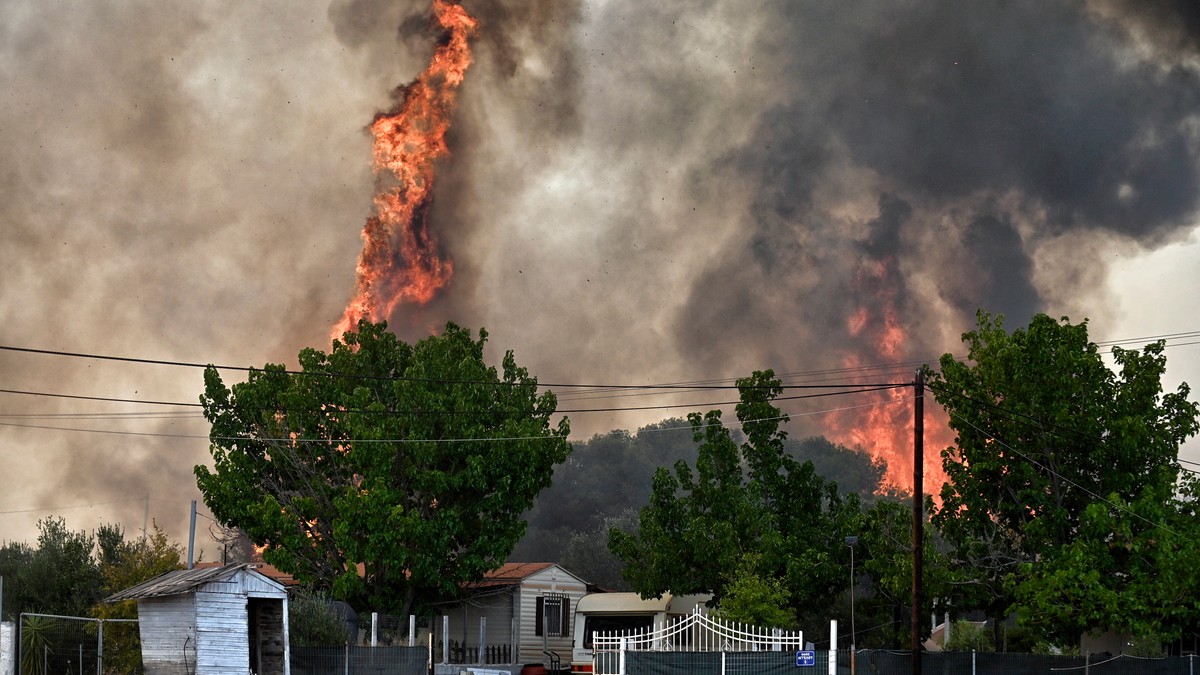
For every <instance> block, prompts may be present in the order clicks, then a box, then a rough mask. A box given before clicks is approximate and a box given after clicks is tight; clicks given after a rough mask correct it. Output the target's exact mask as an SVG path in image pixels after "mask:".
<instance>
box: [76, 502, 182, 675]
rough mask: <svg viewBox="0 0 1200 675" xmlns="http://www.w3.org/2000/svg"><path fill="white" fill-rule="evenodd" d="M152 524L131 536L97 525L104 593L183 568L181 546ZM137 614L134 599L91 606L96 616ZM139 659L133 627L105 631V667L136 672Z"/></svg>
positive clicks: (93, 614) (138, 641) (117, 528)
mask: <svg viewBox="0 0 1200 675" xmlns="http://www.w3.org/2000/svg"><path fill="white" fill-rule="evenodd" d="M153 528H154V529H153V530H152V531H151V532H150V533H148V534H147V535H146V536H144V537H138V538H136V539H133V540H129V539H126V538H125V533H124V531H123V530H122V529H121V527H120V526H119V525H101V526H100V527H99V528H97V530H96V544H97V546H98V548H99V550H100V554H99V558H100V575H101V578H102V580H103V585H102V586H101V592H102V595H103V596H104V597H107V596H109V595H112V594H113V593H117V592H119V591H123V590H125V589H127V588H132V587H133V586H136V585H138V584H140V583H142V582H143V581H149V580H150V579H154V578H156V577H160V576H162V575H164V574H166V573H167V572H170V571H172V570H177V569H182V568H183V563H182V560H183V548H182V547H181V546H179V545H178V544H174V543H172V542H171V541H170V540H169V539H168V538H167V533H166V532H165V531H164V530H163V529H162V528H161V527H159V526H158V523H154V524H153ZM137 615H138V614H137V601H136V600H124V601H122V602H114V603H107V602H101V603H98V604H96V605H95V606H94V607H92V616H94V617H96V618H97V619H136V618H137ZM141 659H142V652H141V639H140V638H139V636H138V632H137V631H136V630H123V631H114V630H106V631H105V634H104V664H105V667H106V668H109V669H111V670H112V672H125V673H128V672H136V671H137V670H138V669H139V668H140V667H141Z"/></svg>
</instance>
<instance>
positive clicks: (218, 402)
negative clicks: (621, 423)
mask: <svg viewBox="0 0 1200 675" xmlns="http://www.w3.org/2000/svg"><path fill="white" fill-rule="evenodd" d="M486 340H487V333H486V332H485V331H482V330H481V331H480V334H479V338H478V339H475V338H474V337H472V335H471V331H469V330H466V329H463V328H460V327H458V326H456V325H454V324H447V326H446V329H445V331H444V332H443V333H442V334H441V335H436V336H432V337H429V338H426V339H424V340H421V341H420V342H418V343H416V344H415V345H409V344H407V343H404V342H402V341H400V340H398V339H397V338H396V337H395V335H393V334H392V333H389V332H388V331H387V327H386V324H372V323H369V322H366V321H364V322H361V323H360V324H359V326H358V332H356V333H355V332H347V333H346V334H345V336H344V338H343V339H342V340H334V342H333V349H332V350H331V352H330V353H329V354H325V353H324V352H321V351H318V350H315V349H305V350H303V351H301V352H300V356H299V361H300V366H301V368H302V372H288V371H286V370H285V369H284V367H283V366H280V365H267V366H266V367H265V368H263V369H262V370H252V371H251V372H250V374H249V376H248V379H247V381H246V382H244V383H241V384H236V385H234V386H233V387H232V389H231V388H228V387H226V386H225V385H224V383H222V381H221V378H220V375H219V374H218V373H217V371H216V369H214V368H209V369H208V370H207V371H206V372H205V394H204V395H203V396H202V398H201V401H202V403H203V404H204V412H205V416H206V417H207V418H208V420H209V421H210V422H211V423H212V432H211V437H210V438H211V441H212V442H211V452H212V456H213V469H212V470H209V468H208V467H206V466H197V467H196V477H197V482H198V484H199V486H200V490H201V491H202V492H203V494H204V499H205V503H206V504H207V505H208V507H209V508H210V509H212V512H213V514H214V515H216V516H217V517H218V518H219V519H220V520H221V521H223V522H224V523H226V524H228V525H232V526H236V527H240V528H242V529H243V530H245V531H246V533H247V534H249V536H250V537H251V539H252V540H253V541H254V542H255V543H256V544H259V545H264V546H266V550H265V551H264V552H263V557H264V558H265V559H266V560H267V561H268V562H270V563H272V564H274V565H276V566H277V567H279V568H280V569H281V570H284V571H287V572H290V573H291V574H293V575H294V576H295V577H296V578H297V580H299V581H300V582H301V583H303V584H305V585H307V586H309V587H312V588H314V589H317V590H328V591H330V592H331V593H332V595H333V596H334V597H336V598H338V599H342V600H345V601H347V602H349V603H350V604H351V605H352V606H354V607H355V608H356V609H366V608H368V607H373V608H378V609H387V610H389V611H395V612H398V613H402V614H403V613H408V612H409V611H410V610H411V609H412V608H413V607H414V606H415V605H420V604H421V603H424V602H428V601H432V600H438V599H444V598H449V597H454V596H455V595H456V594H457V593H458V592H459V588H460V586H461V584H462V583H463V582H467V581H471V580H477V579H480V578H482V575H483V574H484V573H485V572H486V571H488V570H490V569H493V568H495V567H497V566H499V565H500V564H501V563H503V562H504V560H505V557H506V556H507V555H508V554H509V552H510V551H511V550H512V548H513V545H514V544H515V543H516V541H517V540H518V539H519V538H520V536H521V534H522V533H523V532H524V529H525V523H524V521H523V520H522V519H521V514H522V513H523V512H524V511H526V510H527V509H529V507H530V506H531V505H532V504H533V500H534V498H535V497H536V495H537V494H538V492H539V491H540V490H542V489H543V488H545V487H546V486H547V485H549V484H550V480H551V476H552V475H553V469H554V465H555V464H558V463H560V462H562V461H563V460H564V459H565V458H566V457H567V455H568V453H569V451H570V447H569V445H568V444H567V442H566V436H567V433H568V424H567V421H566V420H565V419H563V420H561V421H560V422H559V423H558V424H557V425H552V424H551V419H550V418H551V417H552V416H553V415H554V411H555V406H556V399H555V397H554V394H553V393H551V392H545V393H542V394H539V393H538V391H537V389H538V385H537V380H536V378H533V377H530V376H529V373H528V371H526V370H525V369H524V368H521V367H518V366H517V364H516V361H515V360H514V358H513V355H512V353H511V352H508V353H507V354H506V355H505V356H504V358H503V364H502V368H501V370H500V371H499V372H498V371H497V370H496V368H495V367H489V366H488V365H487V364H486V363H485V361H484V354H483V352H484V345H485V343H486Z"/></svg>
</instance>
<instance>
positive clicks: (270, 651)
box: [108, 564, 291, 675]
mask: <svg viewBox="0 0 1200 675" xmlns="http://www.w3.org/2000/svg"><path fill="white" fill-rule="evenodd" d="M121 600H137V606H138V620H139V621H138V624H139V625H138V627H139V631H140V633H141V638H142V665H143V666H144V667H145V669H146V675H225V674H229V675H234V674H236V675H245V674H246V673H248V672H254V673H257V674H258V675H290V672H291V669H290V665H289V653H288V630H287V616H288V605H287V591H286V590H285V589H284V587H283V585H282V584H280V583H279V582H277V581H274V580H273V579H270V578H268V577H266V576H264V575H262V574H260V573H258V572H256V571H254V569H253V568H252V567H251V566H250V565H246V564H242V565H227V566H224V567H206V568H196V569H191V570H176V571H174V572H168V573H166V574H164V575H163V576H160V577H158V578H155V579H151V580H150V581H146V582H144V583H141V584H138V585H137V586H134V587H133V588H129V589H126V590H124V591H121V592H120V593H116V594H114V595H113V596H111V597H109V598H108V601H109V602H118V601H121Z"/></svg>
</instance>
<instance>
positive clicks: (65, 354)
mask: <svg viewBox="0 0 1200 675" xmlns="http://www.w3.org/2000/svg"><path fill="white" fill-rule="evenodd" d="M1193 337H1200V331H1184V332H1178V333H1163V334H1159V335H1150V336H1143V337H1137V338H1125V339H1119V340H1106V341H1101V342H1095V343H1093V344H1095V345H1097V346H1117V345H1121V344H1131V343H1137V344H1145V343H1147V342H1153V341H1158V340H1163V341H1168V340H1171V339H1181V338H1193ZM1192 344H1200V341H1196V342H1186V343H1182V344H1176V345H1172V344H1167V345H1166V346H1182V345H1192ZM0 351H10V352H18V353H26V354H39V355H44V356H59V357H68V358H81V359H94V360H102V361H117V362H123V363H136V364H142V365H161V366H172V367H185V368H215V369H217V370H232V371H241V372H252V371H260V372H261V371H262V370H264V369H263V368H257V367H254V366H233V365H215V364H211V363H208V364H205V363H198V362H190V361H173V360H166V359H149V358H139V357H130V356H112V355H106V354H92V353H87V352H71V351H63V350H54V349H38V348H33V347H18V346H14V345H0ZM933 360H934V361H936V359H933ZM923 363H925V362H915V361H914V362H907V363H900V364H890V365H868V366H856V367H850V368H840V369H827V370H816V371H810V372H808V373H800V374H799V375H815V374H828V373H847V372H855V371H866V370H872V369H879V368H887V369H893V368H897V367H906V368H911V367H916V366H920V365H923ZM282 372H284V373H287V374H291V375H321V376H326V377H335V376H336V377H355V378H362V379H377V380H393V381H412V382H455V383H463V384H492V385H495V384H503V385H511V386H520V385H521V384H522V383H509V382H501V383H497V382H488V381H471V380H461V381H454V380H441V379H436V378H432V379H429V378H407V377H385V376H370V375H355V374H351V373H315V372H310V371H303V370H300V371H297V370H287V369H284V370H283V371H282ZM795 375H797V374H790V375H789V377H790V376H795ZM717 381H720V380H717ZM709 382H712V380H709ZM538 386H541V387H547V388H559V389H628V390H638V389H687V388H701V389H736V388H737V385H736V384H700V383H695V382H692V383H675V384H650V385H633V384H578V383H538Z"/></svg>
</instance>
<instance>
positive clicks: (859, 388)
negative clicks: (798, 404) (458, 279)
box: [0, 382, 911, 417]
mask: <svg viewBox="0 0 1200 675" xmlns="http://www.w3.org/2000/svg"><path fill="white" fill-rule="evenodd" d="M908 386H911V383H908V382H906V383H899V384H837V385H812V386H805V387H795V388H796V389H803V390H811V389H849V391H835V392H826V393H821V394H805V395H798V396H779V397H776V398H775V399H773V400H777V401H790V400H798V399H805V398H821V397H825V396H839V395H843V394H856V393H861V392H871V391H883V390H887V389H896V388H900V387H908ZM0 393H4V394H14V395H25V396H42V397H47V398H66V399H84V400H92V401H104V402H108V403H135V404H142V405H161V406H176V407H192V408H201V407H203V404H200V403H183V402H179V401H153V400H146V399H129V398H113V397H99V396H78V395H72V394H57V393H50V392H38V391H23V390H17V389H0ZM673 393H674V392H673ZM737 403H740V401H716V402H702V403H678V404H670V405H653V406H627V407H609V408H564V409H561V410H555V411H554V412H553V414H556V415H566V414H577V413H597V412H638V411H644V410H667V409H674V408H705V407H712V406H722V405H735V404H737ZM280 412H288V413H317V412H329V411H324V410H318V409H308V410H288V409H285V410H281V411H280ZM332 412H336V413H358V414H367V415H494V414H495V411H476V410H367V409H362V408H345V409H343V408H338V409H335V410H333V411H332ZM0 417H3V416H2V415H0Z"/></svg>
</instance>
